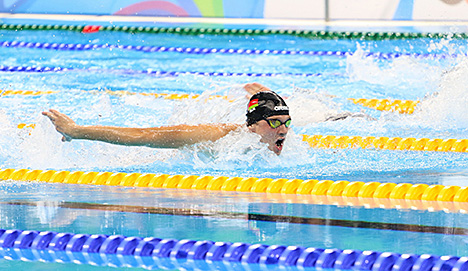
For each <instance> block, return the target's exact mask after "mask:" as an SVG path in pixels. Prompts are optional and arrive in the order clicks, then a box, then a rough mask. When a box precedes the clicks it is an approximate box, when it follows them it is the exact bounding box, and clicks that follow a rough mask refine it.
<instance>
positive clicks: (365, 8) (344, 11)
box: [0, 0, 468, 21]
mask: <svg viewBox="0 0 468 271" xmlns="http://www.w3.org/2000/svg"><path fill="white" fill-rule="evenodd" d="M0 12H2V13H11V14H21V13H27V14H66V15H70V14H75V15H126V16H156V17H158V16H170V17H208V18H214V17H215V18H265V19H314V20H327V21H328V20H349V19H351V20H355V19H357V20H413V21H439V20H443V21H468V2H466V1H462V0H455V1H453V0H451V1H448V0H442V1H441V0H380V1H367V0H324V1H308V0H295V1H293V2H291V1H284V0H259V1H249V0H206V1H201V0H165V1H141V0H105V1H98V2H96V1H93V0H83V1H79V2H68V1H60V0H13V1H7V2H2V4H1V5H0Z"/></svg>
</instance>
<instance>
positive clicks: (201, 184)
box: [0, 168, 468, 203]
mask: <svg viewBox="0 0 468 271" xmlns="http://www.w3.org/2000/svg"><path fill="white" fill-rule="evenodd" d="M0 180H13V181H36V182H46V183H67V184H88V185H110V186H130V187H150V188H174V189H193V190H214V191H237V192H253V193H267V194H271V193H277V194H296V195H314V196H331V197H346V198H376V199H394V200H422V201H441V202H462V203H466V202H468V187H466V186H464V187H460V186H456V185H449V186H443V185H427V184H420V183H418V184H409V183H398V184H397V183H380V182H367V183H365V182H360V181H356V182H349V181H332V180H321V181H319V180H313V179H312V180H300V179H283V178H281V179H271V178H255V177H226V176H218V177H215V176H195V175H168V174H153V173H145V174H140V173H123V172H117V173H114V172H84V171H56V170H44V171H43V170H31V169H12V168H7V169H2V170H0Z"/></svg>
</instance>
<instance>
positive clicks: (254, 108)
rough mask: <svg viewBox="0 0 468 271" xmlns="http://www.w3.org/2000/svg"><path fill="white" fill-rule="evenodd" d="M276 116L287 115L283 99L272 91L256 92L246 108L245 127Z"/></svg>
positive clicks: (287, 109)
mask: <svg viewBox="0 0 468 271" xmlns="http://www.w3.org/2000/svg"><path fill="white" fill-rule="evenodd" d="M278 115H289V107H288V106H287V105H286V103H285V102H284V100H283V98H281V97H280V96H279V95H278V94H276V93H274V92H273V91H262V92H257V93H255V94H254V95H253V96H252V98H250V101H249V105H248V106H247V114H246V116H247V126H250V125H252V124H254V123H256V122H258V121H261V120H263V119H265V118H268V117H271V116H278Z"/></svg>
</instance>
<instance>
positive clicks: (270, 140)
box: [249, 115, 291, 155]
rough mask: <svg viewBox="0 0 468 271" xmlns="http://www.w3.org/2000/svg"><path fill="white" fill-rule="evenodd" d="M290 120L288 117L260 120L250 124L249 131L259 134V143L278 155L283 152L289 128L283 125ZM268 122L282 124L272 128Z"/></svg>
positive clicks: (281, 116)
mask: <svg viewBox="0 0 468 271" xmlns="http://www.w3.org/2000/svg"><path fill="white" fill-rule="evenodd" d="M290 119H291V117H290V116H289V115H279V116H271V117H268V118H267V120H261V121H258V122H256V123H254V124H252V125H251V126H249V129H250V131H252V132H254V133H257V134H259V135H260V136H261V137H262V139H261V140H260V141H261V142H263V143H266V144H268V149H270V150H271V151H273V152H274V153H276V154H278V155H279V154H280V153H281V151H282V150H283V144H284V140H285V138H286V134H287V133H288V131H289V128H288V127H286V125H285V124H284V123H285V122H286V121H288V120H290ZM268 120H273V121H274V120H279V121H280V122H281V123H283V124H281V125H280V126H278V127H277V128H272V127H271V126H270V124H269V122H268Z"/></svg>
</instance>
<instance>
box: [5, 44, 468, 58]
mask: <svg viewBox="0 0 468 271" xmlns="http://www.w3.org/2000/svg"><path fill="white" fill-rule="evenodd" d="M0 47H6V48H28V49H46V50H60V51H90V50H97V49H109V50H113V49H120V50H129V51H138V52H144V53H162V52H166V53H167V52H168V53H182V54H193V55H206V54H225V55H294V56H318V57H325V56H334V57H348V56H353V55H354V54H355V53H353V52H349V51H321V50H319V51H305V50H276V49H271V50H269V49H265V50H259V49H233V48H199V47H166V46H141V45H113V44H89V43H88V44H78V43H48V42H46V43H40V42H24V41H0ZM459 55H460V54H429V53H382V52H365V53H363V56H364V57H372V58H376V59H395V58H400V57H414V58H423V59H426V58H429V59H446V58H455V57H457V56H459ZM461 55H465V56H466V54H461Z"/></svg>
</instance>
